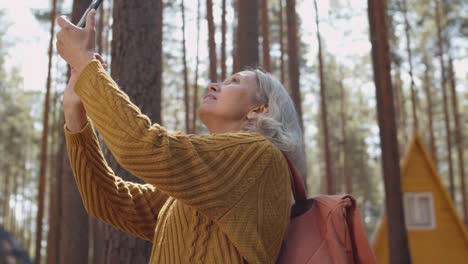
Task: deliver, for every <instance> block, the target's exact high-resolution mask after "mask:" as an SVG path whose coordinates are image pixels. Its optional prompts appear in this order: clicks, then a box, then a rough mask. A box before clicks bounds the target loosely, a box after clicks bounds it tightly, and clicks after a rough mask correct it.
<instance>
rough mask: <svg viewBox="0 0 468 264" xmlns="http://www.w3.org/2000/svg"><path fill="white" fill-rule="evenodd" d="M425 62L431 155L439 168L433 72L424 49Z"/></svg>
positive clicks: (425, 88) (425, 87)
mask: <svg viewBox="0 0 468 264" xmlns="http://www.w3.org/2000/svg"><path fill="white" fill-rule="evenodd" d="M423 63H424V65H425V67H426V69H425V71H424V90H425V92H426V100H427V120H428V123H429V147H430V149H431V156H432V159H433V160H434V163H435V165H436V168H438V166H437V164H438V159H437V145H436V139H435V134H434V110H433V103H432V89H431V87H432V80H431V79H430V77H429V73H430V72H432V71H431V69H430V66H429V58H428V57H427V51H426V50H425V51H424V55H423Z"/></svg>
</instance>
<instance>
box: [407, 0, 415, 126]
mask: <svg viewBox="0 0 468 264" xmlns="http://www.w3.org/2000/svg"><path fill="white" fill-rule="evenodd" d="M403 16H404V18H405V35H406V52H407V54H408V63H409V75H410V89H411V106H412V113H413V130H418V114H417V102H418V100H417V95H416V87H415V85H414V76H413V56H412V53H411V37H410V25H409V20H408V3H407V0H403Z"/></svg>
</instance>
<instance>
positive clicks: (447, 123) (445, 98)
mask: <svg viewBox="0 0 468 264" xmlns="http://www.w3.org/2000/svg"><path fill="white" fill-rule="evenodd" d="M434 1H435V13H436V14H435V15H436V16H435V18H436V26H437V45H438V48H439V58H440V74H441V84H440V85H441V89H442V97H443V106H444V121H445V140H446V141H445V142H446V144H447V150H446V151H447V159H448V167H449V192H450V197H451V198H452V200H453V201H455V182H454V176H453V161H452V139H451V128H450V116H449V110H448V96H447V85H446V83H447V78H446V76H445V61H444V43H443V38H442V27H441V22H440V7H439V0H434Z"/></svg>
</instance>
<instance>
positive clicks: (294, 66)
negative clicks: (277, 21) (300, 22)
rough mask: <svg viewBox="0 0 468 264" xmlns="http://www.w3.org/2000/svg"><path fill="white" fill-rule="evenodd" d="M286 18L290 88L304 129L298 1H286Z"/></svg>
mask: <svg viewBox="0 0 468 264" xmlns="http://www.w3.org/2000/svg"><path fill="white" fill-rule="evenodd" d="M286 16H287V23H288V57H289V60H288V62H289V88H290V89H291V97H292V99H293V102H294V105H295V106H296V111H297V114H298V116H299V124H300V125H301V128H302V129H304V123H303V120H302V100H301V92H300V83H299V78H300V77H299V58H298V57H299V45H298V43H297V42H298V37H297V21H296V0H286Z"/></svg>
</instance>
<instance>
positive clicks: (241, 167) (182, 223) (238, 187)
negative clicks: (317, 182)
mask: <svg viewBox="0 0 468 264" xmlns="http://www.w3.org/2000/svg"><path fill="white" fill-rule="evenodd" d="M75 91H76V93H77V94H78V95H79V96H80V97H81V100H82V102H83V104H84V106H85V109H86V111H87V113H88V115H89V117H90V119H91V120H92V123H90V122H88V124H87V125H86V126H85V127H84V128H83V129H82V130H81V131H80V132H77V133H71V132H70V131H68V130H67V129H66V127H65V135H66V141H67V149H68V156H69V159H70V163H71V166H72V169H73V173H74V176H75V179H76V183H77V186H78V189H79V191H80V193H81V197H82V199H83V204H84V206H85V208H86V210H87V211H88V213H89V214H91V215H93V216H95V217H97V218H100V219H102V220H103V221H105V222H107V223H109V224H111V225H113V226H115V227H117V228H119V229H121V230H123V231H125V232H129V233H131V234H134V235H135V236H138V237H141V238H143V239H146V240H150V241H152V242H153V249H152V255H151V260H150V263H243V262H244V261H247V262H248V263H274V262H275V260H276V257H277V255H278V253H279V249H280V246H281V241H282V238H283V235H284V234H285V232H286V229H287V226H288V224H289V214H290V204H291V189H290V188H291V186H290V179H289V172H288V167H287V163H286V161H285V159H284V158H283V156H282V153H281V152H280V151H279V150H278V149H277V148H276V147H275V146H274V145H273V144H272V143H270V142H269V141H268V140H267V139H265V138H264V137H263V136H262V135H260V134H258V133H252V132H245V131H244V132H235V133H223V134H213V135H186V134H183V133H173V134H170V133H168V132H167V131H166V130H165V129H164V128H163V127H161V126H159V125H158V124H151V122H150V120H149V118H148V117H147V116H145V115H143V114H142V113H141V112H140V110H139V109H138V107H136V106H135V105H134V104H132V103H131V102H130V101H129V98H128V96H127V95H126V94H125V93H124V92H123V91H121V90H120V89H119V88H118V86H117V84H116V83H115V82H114V81H113V80H112V79H111V77H110V76H109V75H108V74H107V72H106V71H105V70H104V69H103V68H102V67H101V65H100V63H99V62H98V61H93V62H91V63H90V64H89V65H88V66H87V67H86V68H85V69H84V70H83V72H82V73H81V75H80V77H79V80H78V82H77V84H76V86H75ZM93 126H95V127H96V129H97V130H98V131H99V132H100V134H101V135H102V138H103V139H104V141H105V143H106V145H107V146H108V147H109V149H110V150H111V152H112V154H113V155H114V157H115V158H116V160H117V161H118V162H119V164H120V165H121V166H122V167H123V168H125V169H126V170H128V171H129V172H131V173H132V174H134V175H135V176H137V177H139V178H141V179H142V180H144V181H145V182H146V184H136V183H131V182H127V181H124V180H122V178H119V177H118V176H117V175H115V174H114V172H113V171H112V169H111V168H110V167H109V166H108V164H107V163H106V161H105V159H104V157H103V154H102V152H101V149H100V146H99V142H98V140H97V137H96V134H95V133H94V130H93Z"/></svg>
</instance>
